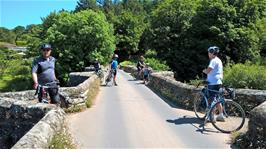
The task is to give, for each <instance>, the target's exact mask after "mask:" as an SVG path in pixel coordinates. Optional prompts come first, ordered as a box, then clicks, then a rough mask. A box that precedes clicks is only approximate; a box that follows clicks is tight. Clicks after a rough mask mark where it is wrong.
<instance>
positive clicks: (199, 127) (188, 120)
mask: <svg viewBox="0 0 266 149" xmlns="http://www.w3.org/2000/svg"><path fill="white" fill-rule="evenodd" d="M166 121H167V122H168V123H173V124H175V125H182V124H190V125H192V126H193V127H195V128H196V132H200V133H201V134H206V135H208V134H209V133H210V132H212V133H213V132H214V133H220V132H219V131H217V130H215V129H214V128H209V127H207V128H206V127H205V126H204V125H203V123H204V122H203V121H202V120H200V119H198V118H196V117H191V116H183V117H180V118H178V119H174V120H171V119H168V120H166Z"/></svg>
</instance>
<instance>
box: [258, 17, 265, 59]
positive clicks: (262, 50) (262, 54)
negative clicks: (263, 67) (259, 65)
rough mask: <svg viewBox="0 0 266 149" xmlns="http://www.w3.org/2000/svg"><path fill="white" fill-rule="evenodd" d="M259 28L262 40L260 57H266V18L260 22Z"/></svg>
mask: <svg viewBox="0 0 266 149" xmlns="http://www.w3.org/2000/svg"><path fill="white" fill-rule="evenodd" d="M257 27H258V33H259V39H260V42H259V48H260V55H261V56H263V57H266V18H263V19H261V20H258V22H257Z"/></svg>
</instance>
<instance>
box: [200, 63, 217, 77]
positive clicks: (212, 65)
mask: <svg viewBox="0 0 266 149" xmlns="http://www.w3.org/2000/svg"><path fill="white" fill-rule="evenodd" d="M215 65H216V64H215V61H214V60H211V61H210V64H209V66H208V68H206V69H204V70H203V71H202V72H204V73H205V74H209V73H210V72H211V71H212V70H213V69H214V67H215Z"/></svg>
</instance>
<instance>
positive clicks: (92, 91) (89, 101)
mask: <svg viewBox="0 0 266 149" xmlns="http://www.w3.org/2000/svg"><path fill="white" fill-rule="evenodd" d="M100 82H101V81H100V79H96V80H95V81H94V82H93V83H92V85H91V86H90V88H89V92H88V94H87V98H86V100H85V104H86V107H87V108H90V107H91V106H92V105H93V104H94V100H95V98H96V96H97V94H98V93H99V91H100V84H101V83H100Z"/></svg>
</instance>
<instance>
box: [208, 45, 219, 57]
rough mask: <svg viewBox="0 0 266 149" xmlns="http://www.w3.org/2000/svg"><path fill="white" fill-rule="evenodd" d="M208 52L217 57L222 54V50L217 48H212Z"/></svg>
mask: <svg viewBox="0 0 266 149" xmlns="http://www.w3.org/2000/svg"><path fill="white" fill-rule="evenodd" d="M208 52H209V53H211V54H214V55H217V54H218V53H219V52H220V49H219V47H217V46H211V47H209V48H208Z"/></svg>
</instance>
